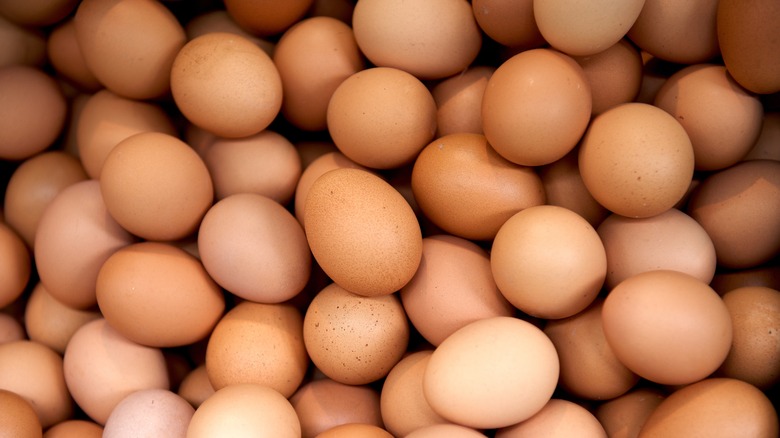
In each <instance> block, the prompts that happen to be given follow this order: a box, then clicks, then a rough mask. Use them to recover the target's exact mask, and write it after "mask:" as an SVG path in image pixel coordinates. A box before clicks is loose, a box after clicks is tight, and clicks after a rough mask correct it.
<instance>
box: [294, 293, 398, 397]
mask: <svg viewBox="0 0 780 438" xmlns="http://www.w3.org/2000/svg"><path fill="white" fill-rule="evenodd" d="M303 339H304V342H305V343H306V350H307V351H308V352H309V356H310V357H311V360H312V362H313V363H314V365H315V366H316V367H317V368H318V369H319V370H320V371H322V372H323V374H325V375H326V376H328V377H330V378H331V379H333V380H335V381H337V382H341V383H347V384H351V385H362V384H367V383H371V382H374V381H377V380H379V379H381V378H382V377H385V376H386V375H387V374H388V373H389V372H390V369H392V368H393V366H394V365H395V364H396V363H398V361H399V360H401V357H402V356H403V354H404V352H405V351H406V347H407V345H408V343H409V323H408V322H407V319H406V314H405V313H404V309H403V306H402V305H401V300H400V299H399V298H398V296H397V295H395V294H389V295H379V296H372V297H365V296H361V295H357V294H354V293H351V292H349V291H347V290H345V289H344V288H342V287H340V286H339V285H338V284H335V283H334V284H330V285H329V286H326V287H325V288H324V289H323V290H321V291H320V292H319V293H318V294H317V295H316V296H315V297H314V299H313V300H312V302H311V304H309V307H308V309H307V310H306V316H305V318H304V321H303Z"/></svg>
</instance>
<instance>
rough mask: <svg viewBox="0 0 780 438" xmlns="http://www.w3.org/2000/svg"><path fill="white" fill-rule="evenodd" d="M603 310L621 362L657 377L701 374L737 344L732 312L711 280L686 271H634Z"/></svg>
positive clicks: (667, 380)
mask: <svg viewBox="0 0 780 438" xmlns="http://www.w3.org/2000/svg"><path fill="white" fill-rule="evenodd" d="M601 315H602V316H601V317H602V324H603V327H604V335H605V337H606V339H607V342H608V343H609V345H610V347H611V348H612V351H614V353H615V355H616V356H617V358H618V359H619V360H620V362H622V363H623V364H624V365H625V366H626V367H628V368H629V369H630V370H631V371H633V372H635V373H637V374H639V376H641V377H644V378H645V379H647V380H650V381H652V382H656V383H661V384H667V385H684V384H688V383H692V382H695V381H697V380H701V379H703V378H705V377H707V376H709V375H710V374H711V373H712V372H713V371H715V370H716V369H717V368H718V367H719V366H720V365H721V363H723V360H724V359H725V358H726V355H727V354H728V352H729V349H730V348H731V339H732V327H731V317H730V316H729V312H728V309H727V308H726V305H725V304H723V300H721V299H720V297H719V296H718V294H717V293H715V291H714V290H712V289H711V288H710V287H709V286H707V283H704V282H703V281H701V280H699V279H697V278H694V277H692V276H690V275H688V274H684V273H682V272H677V271H668V270H657V271H648V272H643V273H641V274H636V275H634V276H633V277H629V278H628V279H626V280H624V281H623V282H622V283H620V284H619V285H617V286H616V287H615V288H614V289H612V291H611V292H610V293H609V295H607V298H606V300H605V302H604V307H603V309H602V314H601ZM692 327H706V328H707V329H706V330H692V329H691V328H692ZM640 340H641V342H640Z"/></svg>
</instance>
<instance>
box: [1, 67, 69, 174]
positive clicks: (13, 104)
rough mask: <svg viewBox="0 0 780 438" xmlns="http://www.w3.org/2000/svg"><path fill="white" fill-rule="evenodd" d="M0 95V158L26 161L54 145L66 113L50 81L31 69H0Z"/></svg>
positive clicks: (64, 106) (61, 100)
mask: <svg viewBox="0 0 780 438" xmlns="http://www.w3.org/2000/svg"><path fill="white" fill-rule="evenodd" d="M0 95H2V96H3V100H2V101H0V159H3V160H22V159H25V158H29V157H31V156H33V155H35V154H37V153H39V152H42V151H43V150H44V149H46V148H48V147H49V146H51V145H52V144H53V143H54V141H55V140H56V139H57V137H58V136H59V135H60V132H61V131H62V128H63V127H64V126H65V117H66V113H67V105H66V103H65V97H64V96H63V94H62V91H61V90H60V87H59V85H58V84H57V82H55V81H54V79H52V78H51V77H50V76H48V75H47V74H46V73H44V72H43V71H42V70H40V69H38V68H34V67H28V66H23V65H12V66H6V67H2V68H0Z"/></svg>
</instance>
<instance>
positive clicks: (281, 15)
mask: <svg viewBox="0 0 780 438" xmlns="http://www.w3.org/2000/svg"><path fill="white" fill-rule="evenodd" d="M312 3H313V0H292V1H287V2H284V3H283V4H279V3H278V2H275V1H273V0H259V1H247V0H227V1H225V9H226V10H227V12H228V14H230V16H231V17H232V18H233V19H234V20H236V22H237V23H238V24H239V26H241V27H242V28H244V29H245V30H246V31H247V32H249V33H251V34H254V35H261V36H266V35H268V36H270V35H275V34H279V33H282V32H283V31H284V30H285V29H287V28H288V27H290V26H292V25H293V24H294V23H296V22H298V21H299V20H300V19H301V17H303V15H304V14H305V13H306V11H307V10H308V9H309V7H311V5H312Z"/></svg>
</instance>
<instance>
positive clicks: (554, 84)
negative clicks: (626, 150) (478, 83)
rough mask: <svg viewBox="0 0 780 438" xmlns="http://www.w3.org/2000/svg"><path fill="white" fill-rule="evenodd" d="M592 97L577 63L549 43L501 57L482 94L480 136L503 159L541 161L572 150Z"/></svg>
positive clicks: (532, 163)
mask: <svg viewBox="0 0 780 438" xmlns="http://www.w3.org/2000/svg"><path fill="white" fill-rule="evenodd" d="M592 104H593V99H592V97H591V91H590V85H589V83H588V79H587V77H586V76H585V73H584V72H583V70H582V68H581V67H580V66H579V64H577V63H576V62H575V61H574V60H573V59H572V58H571V57H569V56H567V55H564V54H562V53H560V52H557V51H555V50H551V49H546V48H544V49H532V50H527V51H524V52H521V53H519V54H517V55H514V56H512V57H511V58H510V59H508V60H507V61H505V62H503V63H502V64H501V65H500V66H499V67H498V68H497V69H496V71H495V72H494V73H493V76H491V77H490V80H489V81H488V85H487V88H486V89H485V95H484V97H483V99H482V124H483V126H482V127H483V129H484V131H485V136H486V137H487V139H488V141H489V142H490V144H491V146H493V148H495V150H496V152H498V153H499V154H501V156H503V157H504V158H506V159H507V160H509V161H511V162H513V163H517V164H521V165H525V166H540V165H543V164H549V163H552V162H553V161H555V160H558V159H559V158H562V157H563V156H564V155H566V154H567V153H568V152H569V151H571V150H572V149H573V148H574V147H575V146H576V145H577V142H578V141H579V140H580V137H582V134H583V133H584V132H585V129H586V128H587V127H588V121H589V120H590V115H591V111H592Z"/></svg>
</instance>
